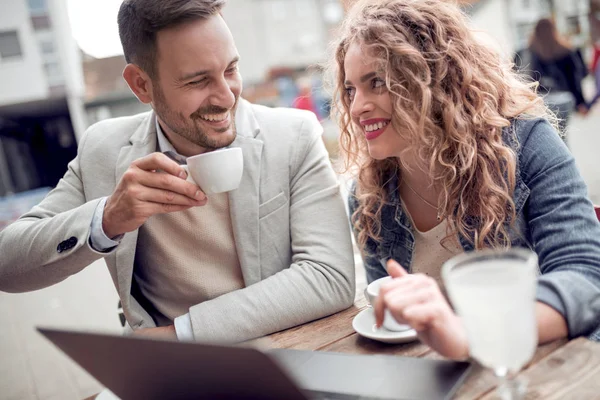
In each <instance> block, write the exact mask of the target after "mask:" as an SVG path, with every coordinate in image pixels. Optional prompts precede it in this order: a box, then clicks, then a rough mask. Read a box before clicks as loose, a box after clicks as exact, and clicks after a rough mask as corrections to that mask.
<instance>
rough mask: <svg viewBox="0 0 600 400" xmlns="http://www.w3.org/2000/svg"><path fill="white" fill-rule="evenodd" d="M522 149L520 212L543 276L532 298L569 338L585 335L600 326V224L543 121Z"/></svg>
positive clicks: (568, 159) (570, 162) (564, 150)
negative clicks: (557, 318)
mask: <svg viewBox="0 0 600 400" xmlns="http://www.w3.org/2000/svg"><path fill="white" fill-rule="evenodd" d="M521 133H523V132H521ZM521 146H522V147H521V150H520V157H519V165H520V169H521V176H522V178H523V181H524V183H525V184H526V185H527V187H528V188H529V189H530V194H529V199H528V201H527V203H526V204H525V210H524V211H525V217H526V218H527V222H528V226H529V234H530V236H531V239H532V244H533V246H534V250H535V252H536V253H537V254H538V257H539V266H540V270H541V273H542V275H541V276H540V278H539V281H538V290H537V299H538V300H539V301H541V302H543V303H546V304H548V305H549V306H551V307H553V308H554V309H556V310H557V311H558V312H560V313H561V314H562V315H563V316H564V317H565V319H566V321H567V324H568V328H569V336H570V337H576V336H581V335H589V334H591V333H592V332H593V331H595V330H596V329H597V328H598V327H600V223H599V222H598V220H597V218H596V215H595V213H594V210H593V205H592V203H591V202H590V200H589V198H588V194H587V187H586V185H585V183H584V181H583V179H582V177H581V175H580V173H579V171H578V169H577V167H576V165H575V160H574V158H573V156H572V155H571V153H570V151H569V150H568V149H567V147H566V146H565V144H564V143H563V141H562V140H561V139H560V138H559V136H558V134H557V133H556V132H555V130H554V129H553V128H552V127H551V125H550V124H549V123H548V122H547V121H539V122H537V123H535V124H534V125H533V127H532V129H531V130H530V132H529V134H528V135H527V136H526V137H525V138H524V139H523V140H522V141H521Z"/></svg>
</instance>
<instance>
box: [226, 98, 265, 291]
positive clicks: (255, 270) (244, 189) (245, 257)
mask: <svg viewBox="0 0 600 400" xmlns="http://www.w3.org/2000/svg"><path fill="white" fill-rule="evenodd" d="M236 129H237V137H236V139H235V141H234V142H233V143H232V145H231V147H240V148H241V149H242V153H243V155H244V173H243V175H242V180H241V182H240V186H239V187H238V188H237V189H236V190H233V191H231V192H229V213H230V215H231V224H232V226H233V237H234V239H235V247H236V250H237V253H238V258H239V260H240V266H241V268H242V275H243V276H244V283H245V284H246V286H250V285H252V284H254V283H256V282H259V281H260V279H261V277H260V242H259V225H258V206H259V201H260V197H259V194H260V190H259V188H260V164H261V158H262V149H263V142H262V141H261V140H258V139H256V138H255V137H256V136H257V135H258V134H259V132H260V127H259V126H258V122H257V120H256V118H255V116H254V113H253V111H252V105H250V103H248V102H247V101H246V100H243V99H240V103H239V105H238V110H237V113H236Z"/></svg>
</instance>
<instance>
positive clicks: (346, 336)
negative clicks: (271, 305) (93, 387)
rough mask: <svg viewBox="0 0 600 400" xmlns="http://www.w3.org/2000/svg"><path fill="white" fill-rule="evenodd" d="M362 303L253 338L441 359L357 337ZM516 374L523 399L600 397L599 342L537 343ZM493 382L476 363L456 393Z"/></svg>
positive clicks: (491, 389)
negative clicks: (524, 393) (521, 384)
mask: <svg viewBox="0 0 600 400" xmlns="http://www.w3.org/2000/svg"><path fill="white" fill-rule="evenodd" d="M359 292H360V293H362V291H359ZM357 297H358V296H357ZM365 307H367V302H366V300H365V299H364V297H362V295H360V297H358V300H357V301H356V302H355V303H354V305H353V306H352V307H350V308H348V309H346V310H344V311H342V312H339V313H337V314H334V315H332V316H329V317H326V318H322V319H320V320H316V321H313V322H309V323H307V324H304V325H300V326H297V327H295V328H291V329H288V330H285V331H282V332H278V333H274V334H272V335H269V336H267V337H266V338H261V339H258V340H257V341H256V342H257V344H260V346H262V347H265V346H266V347H271V348H288V349H298V350H313V351H333V352H341V353H354V354H388V355H398V356H405V357H424V358H438V359H439V358H442V357H441V356H439V355H438V354H437V353H435V352H434V351H433V350H431V349H430V348H429V347H428V346H426V345H424V344H422V343H420V342H419V341H415V342H412V343H406V344H394V345H391V344H385V343H380V342H376V341H373V340H370V339H365V338H363V337H361V336H359V335H358V334H357V333H355V332H354V330H353V329H352V319H353V318H354V316H355V315H356V314H358V313H359V311H361V310H362V309H364V308H365ZM520 375H521V376H523V377H525V378H526V379H527V381H528V385H527V396H526V399H527V400H530V399H548V400H551V399H577V400H580V399H600V343H595V342H592V341H590V340H587V339H585V338H578V339H575V340H571V341H567V340H566V339H563V340H557V341H555V342H552V343H548V344H545V345H541V346H539V347H538V349H537V351H536V353H535V355H534V357H533V360H532V361H531V362H530V363H529V365H528V366H527V367H525V368H524V369H523V370H522V371H521V374H520ZM496 385H497V380H496V378H495V377H494V375H493V374H492V373H491V372H490V371H488V370H485V369H483V368H482V367H480V366H478V365H475V366H474V368H473V369H472V371H471V373H470V374H469V376H468V377H467V379H466V380H465V382H464V383H463V384H462V386H461V387H460V388H459V390H458V392H457V394H456V396H455V398H456V399H486V400H489V399H495V398H497V397H496V395H495V389H496ZM95 397H96V396H92V397H90V398H89V399H86V400H91V399H94V398H95Z"/></svg>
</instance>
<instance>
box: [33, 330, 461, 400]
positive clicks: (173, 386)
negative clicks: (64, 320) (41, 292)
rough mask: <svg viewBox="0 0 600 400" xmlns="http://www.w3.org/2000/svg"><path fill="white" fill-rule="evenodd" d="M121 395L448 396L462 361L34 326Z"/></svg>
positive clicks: (128, 398) (297, 399)
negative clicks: (294, 348) (220, 342)
mask: <svg viewBox="0 0 600 400" xmlns="http://www.w3.org/2000/svg"><path fill="white" fill-rule="evenodd" d="M38 331H39V332H40V333H42V334H43V335H44V336H45V337H46V338H48V339H49V340H50V341H51V342H52V343H54V344H55V345H56V346H57V347H59V348H60V349H61V350H62V351H64V352H65V353H66V354H67V355H68V356H69V357H71V358H72V359H73V360H74V361H75V362H77V363H78V364H79V365H80V366H81V367H83V368H84V369H85V370H86V371H87V372H89V373H90V374H91V375H92V376H94V377H95V378H96V379H97V380H98V381H99V382H101V383H102V384H103V385H104V386H106V387H107V388H108V389H110V391H111V392H112V393H114V394H115V395H116V396H118V397H119V398H120V399H121V400H137V399H144V400H151V399H161V400H162V399H211V400H212V399H223V400H228V399H236V400H237V399H241V400H246V399H265V400H281V399H287V400H325V399H331V400H351V399H428V400H430V399H449V398H451V397H452V396H453V394H454V393H455V391H456V389H457V388H458V387H459V386H460V384H461V383H462V381H463V380H464V379H465V377H466V375H467V374H468V372H469V370H470V364H469V363H467V362H455V361H447V360H431V359H422V358H409V357H399V356H385V355H357V354H345V353H332V352H321V351H302V350H289V349H274V350H267V351H262V350H259V349H256V348H251V347H236V346H225V345H215V344H202V343H195V342H176V341H164V340H156V339H150V338H146V337H134V336H116V335H107V334H99V333H89V332H78V331H68V330H57V329H46V328H38Z"/></svg>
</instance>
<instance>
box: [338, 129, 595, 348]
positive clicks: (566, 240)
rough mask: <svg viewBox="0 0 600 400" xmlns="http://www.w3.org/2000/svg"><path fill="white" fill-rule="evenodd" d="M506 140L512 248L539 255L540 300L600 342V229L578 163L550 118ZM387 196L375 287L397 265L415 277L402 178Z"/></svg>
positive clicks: (374, 259) (373, 267) (369, 262)
mask: <svg viewBox="0 0 600 400" xmlns="http://www.w3.org/2000/svg"><path fill="white" fill-rule="evenodd" d="M503 138H504V142H505V144H507V145H508V146H509V147H510V148H512V149H513V151H514V152H515V153H516V155H517V158H518V163H517V169H516V182H515V191H514V194H513V201H514V203H515V210H516V215H517V219H516V221H515V224H514V225H513V227H512V228H511V229H510V231H509V236H510V241H511V246H513V247H526V248H529V249H531V250H533V251H535V252H536V253H537V255H538V258H539V272H540V276H539V278H538V288H537V300H538V301H541V302H543V303H546V304H548V305H549V306H551V307H552V308H554V309H556V310H557V311H558V312H560V313H561V314H562V315H563V316H564V317H565V319H566V321H567V324H568V328H569V336H570V337H576V336H581V335H592V336H590V337H591V338H593V339H596V340H600V223H599V222H598V219H597V218H596V215H595V213H594V210H593V205H592V203H591V202H590V200H589V199H588V195H587V187H586V185H585V183H584V181H583V179H582V178H581V175H580V174H579V171H578V169H577V167H576V165H575V160H574V158H573V157H572V155H571V153H570V152H569V150H568V149H567V147H566V146H565V144H564V143H563V141H562V140H561V139H560V137H559V136H558V134H557V133H556V131H555V130H554V129H553V128H552V126H551V125H550V124H549V123H548V122H547V121H546V120H543V119H529V120H528V119H519V120H515V121H513V123H512V125H511V127H509V128H506V129H505V130H504V132H503ZM355 190H356V188H355V186H354V187H352V189H351V191H350V195H349V198H348V204H349V212H350V215H352V214H353V213H354V211H355V210H356V208H357V207H358V201H357V199H356V197H355V195H354V193H355ZM387 193H388V198H387V199H386V204H385V205H384V206H383V208H382V211H381V239H380V241H375V240H373V239H372V238H369V240H368V241H367V243H366V246H365V248H364V249H363V251H362V254H363V261H364V265H365V270H366V274H367V280H368V282H372V281H373V280H375V279H378V278H381V277H383V276H386V275H387V272H386V270H385V263H386V261H387V260H388V259H390V258H392V259H394V260H396V261H398V262H399V263H400V264H401V265H402V266H403V267H404V268H406V269H407V270H408V271H409V272H410V270H411V261H412V256H413V251H414V236H413V227H412V225H411V223H410V219H409V217H408V216H407V215H406V214H405V213H404V212H403V209H402V207H401V199H400V196H399V193H398V176H393V177H390V179H389V183H388V190H387ZM467 222H469V223H470V222H472V221H467ZM353 228H355V227H353ZM354 233H355V235H356V234H357V232H356V229H354ZM459 241H460V243H461V245H462V247H463V249H464V250H465V251H472V250H473V245H472V244H471V243H470V241H469V240H468V239H467V238H465V237H461V236H459Z"/></svg>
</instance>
